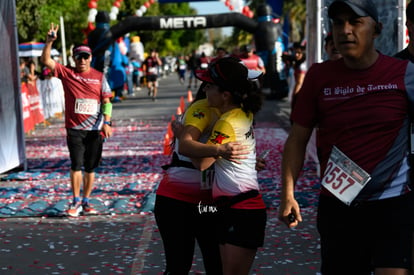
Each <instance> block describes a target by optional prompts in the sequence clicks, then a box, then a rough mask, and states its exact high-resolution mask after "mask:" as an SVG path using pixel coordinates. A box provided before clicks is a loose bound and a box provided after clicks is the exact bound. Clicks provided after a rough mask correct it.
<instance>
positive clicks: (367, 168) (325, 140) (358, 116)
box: [279, 0, 414, 275]
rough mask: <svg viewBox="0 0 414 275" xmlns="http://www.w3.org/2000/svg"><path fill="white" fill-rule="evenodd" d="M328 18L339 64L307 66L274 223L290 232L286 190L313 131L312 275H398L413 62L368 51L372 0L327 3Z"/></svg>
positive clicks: (404, 261)
mask: <svg viewBox="0 0 414 275" xmlns="http://www.w3.org/2000/svg"><path fill="white" fill-rule="evenodd" d="M328 15H329V17H330V18H331V20H332V33H333V40H334V43H335V47H336V48H337V49H338V51H339V52H340V53H341V55H342V57H343V58H341V59H338V60H335V61H327V62H323V63H315V64H313V65H312V66H311V68H309V70H308V72H307V74H306V76H305V80H304V83H303V85H302V88H301V89H300V91H299V93H298V95H297V99H296V103H295V106H294V108H293V110H292V114H291V120H292V122H293V125H292V128H291V130H290V133H289V136H288V138H287V141H286V143H285V147H284V152H283V160H282V178H281V183H282V190H281V202H280V209H279V219H280V220H281V221H282V222H284V223H285V224H286V225H287V226H289V227H295V226H297V225H298V224H299V223H300V222H302V216H301V213H300V206H299V203H298V201H297V200H296V199H295V193H294V188H295V184H296V181H297V180H298V177H299V174H300V171H301V168H302V165H303V161H304V158H305V151H306V144H307V142H308V140H309V137H310V135H311V133H312V130H313V128H315V127H317V128H318V132H317V140H318V144H317V147H318V157H319V160H320V164H321V175H323V176H322V179H321V193H320V196H319V201H318V217H317V226H318V231H319V234H320V237H321V259H322V265H321V273H322V274H324V275H330V274H334V275H345V274H347V275H348V274H367V275H368V274H372V272H374V273H375V274H383V275H397V274H401V275H403V274H404V275H407V274H408V272H409V269H410V268H411V254H412V251H411V242H412V237H413V235H412V230H413V219H412V218H411V217H412V214H413V212H414V198H413V192H412V191H411V189H410V182H409V171H410V167H409V165H408V162H407V156H408V148H409V147H408V135H407V133H408V128H409V116H408V106H409V105H412V104H413V102H414V77H412V75H413V74H414V64H412V63H409V62H408V61H403V60H398V59H395V58H392V57H389V56H385V55H383V54H381V53H380V52H378V51H377V50H376V49H375V45H374V41H375V39H376V38H377V37H378V36H379V35H380V34H381V28H382V25H381V23H380V22H379V20H378V12H377V9H376V5H375V4H374V2H373V1H371V0H335V1H333V2H332V4H331V5H330V6H329V8H328Z"/></svg>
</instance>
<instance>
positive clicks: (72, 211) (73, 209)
mask: <svg viewBox="0 0 414 275" xmlns="http://www.w3.org/2000/svg"><path fill="white" fill-rule="evenodd" d="M81 212H82V204H81V203H80V202H77V203H75V204H73V203H72V204H71V205H70V206H69V209H68V210H67V211H66V213H67V214H68V216H71V217H79V215H80V213H81Z"/></svg>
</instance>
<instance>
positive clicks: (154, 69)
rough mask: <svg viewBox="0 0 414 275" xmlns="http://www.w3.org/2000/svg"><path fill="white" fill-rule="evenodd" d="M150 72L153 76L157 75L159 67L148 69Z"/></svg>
mask: <svg viewBox="0 0 414 275" xmlns="http://www.w3.org/2000/svg"><path fill="white" fill-rule="evenodd" d="M148 72H149V73H151V74H157V72H158V69H157V67H151V68H149V69H148Z"/></svg>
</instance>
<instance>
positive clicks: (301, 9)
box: [16, 0, 306, 54]
mask: <svg viewBox="0 0 414 275" xmlns="http://www.w3.org/2000/svg"><path fill="white" fill-rule="evenodd" d="M89 1H90V0H16V11H17V29H18V38H19V43H22V42H28V41H38V42H43V41H44V40H45V36H46V33H47V31H48V30H49V26H50V23H51V22H53V23H55V24H59V21H60V20H59V18H60V16H62V17H63V19H64V24H65V34H66V36H65V38H66V45H67V47H68V48H69V47H70V45H73V44H77V43H81V42H83V41H84V40H85V38H86V37H85V33H84V30H85V29H86V28H87V27H88V13H89V7H88V3H89ZM146 1H147V0H124V1H123V2H122V6H121V8H120V12H119V15H118V19H119V20H122V19H124V18H125V17H126V16H132V15H135V12H136V10H137V9H139V8H140V7H141V6H142V5H143V4H144V2H146ZM113 2H114V0H99V1H98V5H99V6H98V10H105V11H107V12H110V10H111V6H112V4H113ZM264 2H265V1H264V0H257V1H250V3H251V4H250V8H251V9H252V10H253V11H254V10H255V8H256V7H257V6H258V5H259V4H262V3H264ZM284 3H285V4H284V11H288V12H289V16H290V19H291V21H292V26H293V28H292V38H291V39H292V41H293V40H294V41H296V40H301V39H303V36H304V31H303V30H304V26H305V23H306V0H290V1H285V2H284ZM194 14H196V11H195V10H194V9H192V8H191V7H190V5H189V4H188V3H168V4H159V3H157V2H155V3H154V4H152V5H151V6H150V8H149V9H148V10H147V12H146V13H145V14H144V16H162V15H194ZM117 23H119V21H117V20H115V21H112V22H111V25H114V24H117ZM208 32H209V33H210V35H209V36H211V34H212V32H211V31H210V30H209V31H208ZM205 33H206V31H205V30H159V31H138V30H137V31H134V32H132V33H131V34H130V35H131V36H133V35H139V36H140V37H141V41H142V42H143V43H144V46H145V48H146V49H150V48H157V49H158V50H159V51H160V53H161V54H188V53H189V52H191V50H193V49H195V48H196V47H198V45H200V44H202V43H204V42H206V41H207V38H206V36H205ZM209 39H210V42H211V43H213V44H214V46H215V47H220V46H221V47H225V48H226V49H229V50H230V51H231V49H233V48H234V47H236V46H238V45H242V44H245V43H251V42H252V39H253V37H252V34H250V33H247V32H245V31H242V30H239V29H237V28H235V29H234V31H233V34H232V35H231V37H228V38H223V37H222V36H221V34H220V32H214V35H213V36H212V37H210V38H209ZM60 43H61V41H60V39H58V40H57V41H56V42H55V47H56V48H57V49H60V48H61V45H60Z"/></svg>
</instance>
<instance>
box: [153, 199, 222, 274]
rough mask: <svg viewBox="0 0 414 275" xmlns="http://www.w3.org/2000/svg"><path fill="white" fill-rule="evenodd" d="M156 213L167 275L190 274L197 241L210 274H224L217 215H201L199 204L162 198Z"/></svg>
mask: <svg viewBox="0 0 414 275" xmlns="http://www.w3.org/2000/svg"><path fill="white" fill-rule="evenodd" d="M154 214H155V219H156V222H157V225H158V229H159V230H160V234H161V238H162V241H163V244H164V251H165V258H166V262H167V267H166V271H165V273H164V274H168V275H187V274H188V273H189V272H190V270H191V265H192V262H193V256H194V248H195V242H196V241H197V243H198V246H199V247H200V250H201V254H202V255H203V261H204V268H205V270H206V274H210V275H220V274H222V266H221V259H220V250H219V243H218V240H217V237H216V233H215V226H216V221H215V219H216V217H215V215H214V213H205V212H203V213H201V214H200V212H199V208H198V205H196V204H192V203H187V202H183V201H180V200H175V199H171V198H167V197H164V196H159V195H158V196H157V198H156V201H155V209H154Z"/></svg>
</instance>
